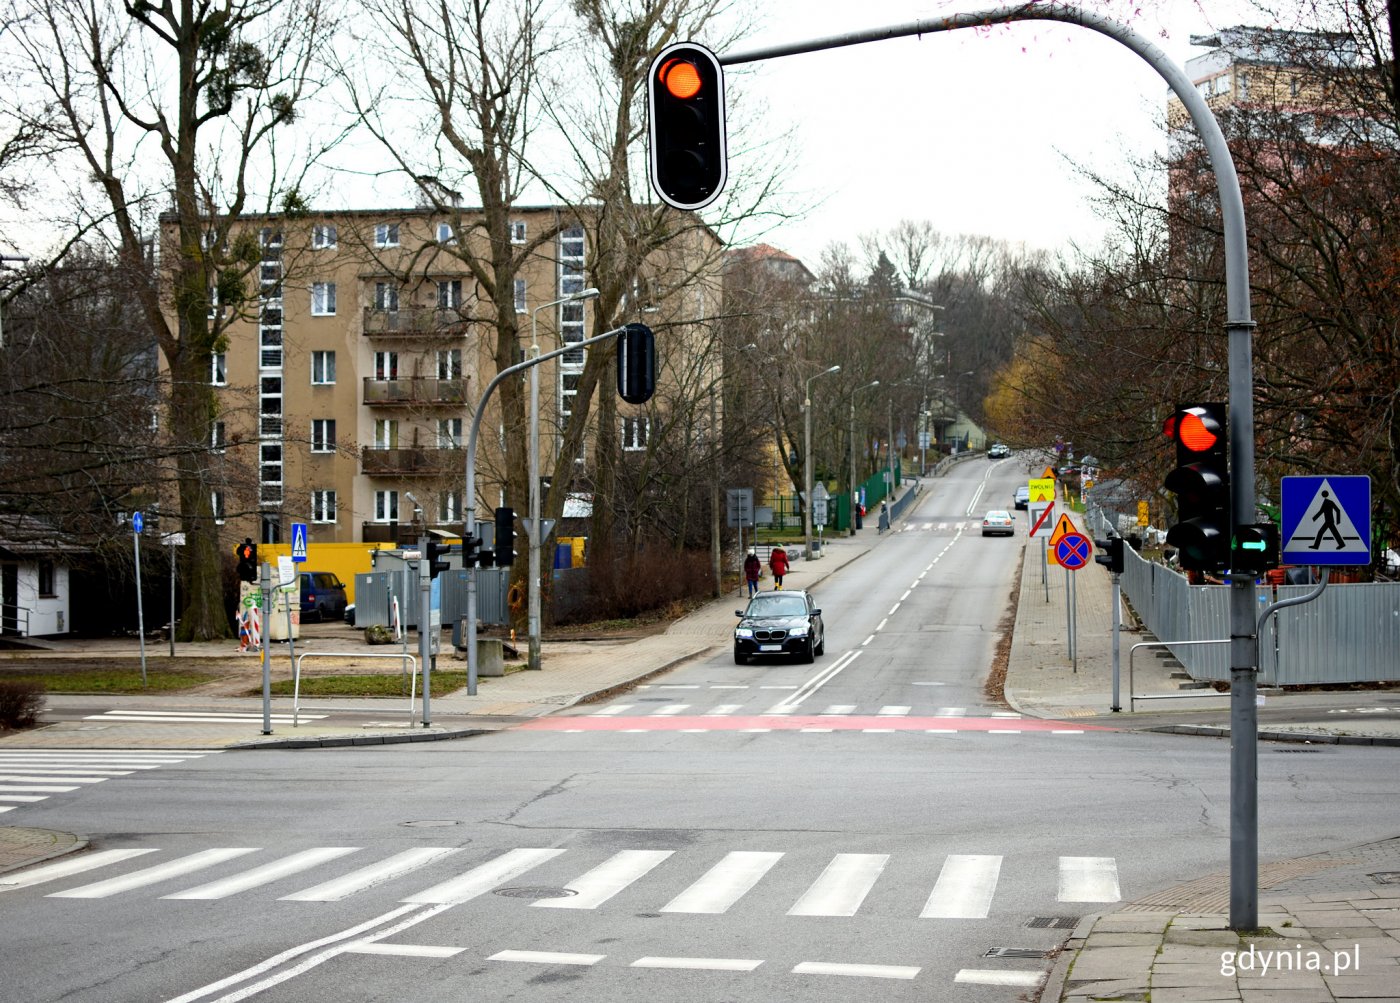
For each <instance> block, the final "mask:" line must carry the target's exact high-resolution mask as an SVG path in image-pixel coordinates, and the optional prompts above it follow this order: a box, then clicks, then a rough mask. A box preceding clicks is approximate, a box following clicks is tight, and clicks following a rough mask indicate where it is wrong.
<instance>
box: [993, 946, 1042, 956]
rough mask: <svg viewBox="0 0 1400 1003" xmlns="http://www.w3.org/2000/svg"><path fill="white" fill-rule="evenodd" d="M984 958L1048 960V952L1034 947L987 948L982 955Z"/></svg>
mask: <svg viewBox="0 0 1400 1003" xmlns="http://www.w3.org/2000/svg"><path fill="white" fill-rule="evenodd" d="M982 957H984V958H1048V957H1050V952H1049V951H1042V950H1040V949H1039V948H1035V947H989V948H987V950H986V951H984V952H983V953H982Z"/></svg>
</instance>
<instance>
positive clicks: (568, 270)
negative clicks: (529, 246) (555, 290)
mask: <svg viewBox="0 0 1400 1003" xmlns="http://www.w3.org/2000/svg"><path fill="white" fill-rule="evenodd" d="M583 256H584V240H583V227H581V226H571V227H569V228H568V229H567V230H563V231H561V232H560V234H559V292H560V294H561V295H563V296H571V295H573V294H574V293H577V292H580V291H581V290H582V289H583V280H584V274H583V264H584V261H583ZM583 338H584V322H583V303H582V302H581V301H579V300H574V301H572V302H569V303H561V304H560V305H559V339H560V340H561V341H562V342H564V344H566V345H567V344H570V343H572V342H576V341H582V340H583ZM585 354H586V353H585V351H584V349H582V348H577V349H573V350H572V351H569V352H566V353H565V354H564V356H563V357H562V358H561V359H560V360H559V361H560V366H561V368H563V369H572V370H574V371H575V372H578V371H581V370H582V369H583V363H584V357H585Z"/></svg>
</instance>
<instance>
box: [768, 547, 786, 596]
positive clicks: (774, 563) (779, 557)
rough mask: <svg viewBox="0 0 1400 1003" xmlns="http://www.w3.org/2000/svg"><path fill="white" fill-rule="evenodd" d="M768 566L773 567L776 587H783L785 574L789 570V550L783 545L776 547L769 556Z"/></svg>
mask: <svg viewBox="0 0 1400 1003" xmlns="http://www.w3.org/2000/svg"><path fill="white" fill-rule="evenodd" d="M768 567H770V568H772V569H773V582H774V587H775V588H779V589H780V588H782V587H783V575H785V574H787V570H788V555H787V551H786V550H784V549H783V548H782V547H774V548H773V552H772V553H771V554H770V555H769V556H768Z"/></svg>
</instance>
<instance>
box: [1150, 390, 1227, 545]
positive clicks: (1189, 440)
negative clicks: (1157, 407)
mask: <svg viewBox="0 0 1400 1003" xmlns="http://www.w3.org/2000/svg"><path fill="white" fill-rule="evenodd" d="M1225 427H1226V408H1225V405H1224V404H1195V405H1191V406H1188V407H1179V408H1177V410H1176V411H1175V413H1173V414H1172V416H1171V417H1170V418H1168V419H1167V420H1166V423H1165V424H1164V425H1163V426H1162V431H1163V432H1165V433H1166V435H1167V438H1169V439H1171V440H1172V441H1173V442H1174V443H1175V444H1176V469H1174V470H1173V471H1172V472H1171V473H1169V474H1167V479H1166V481H1165V486H1166V489H1167V490H1168V491H1172V492H1174V493H1175V494H1176V496H1177V501H1176V510H1177V523H1176V525H1175V526H1173V527H1172V528H1171V529H1169V530H1168V531H1167V543H1168V544H1169V545H1170V546H1173V547H1176V548H1177V550H1178V552H1179V553H1180V554H1181V566H1182V567H1183V568H1185V569H1187V570H1188V571H1212V572H1215V571H1223V570H1225V569H1226V568H1228V567H1229V565H1230V463H1229V450H1228V449H1227V447H1226V435H1225Z"/></svg>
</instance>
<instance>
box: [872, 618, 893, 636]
mask: <svg viewBox="0 0 1400 1003" xmlns="http://www.w3.org/2000/svg"><path fill="white" fill-rule="evenodd" d="M889 622H890V618H889V617H885V618H884V619H883V620H881V621H880V622H879V623H877V624H876V625H875V633H876V634H878V633H879V632H880V631H882V630H884V629H885V624H887V623H889ZM871 636H872V637H873V636H874V635H871Z"/></svg>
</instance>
